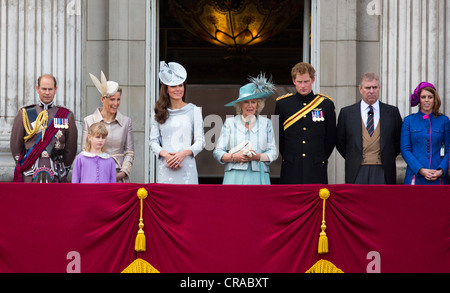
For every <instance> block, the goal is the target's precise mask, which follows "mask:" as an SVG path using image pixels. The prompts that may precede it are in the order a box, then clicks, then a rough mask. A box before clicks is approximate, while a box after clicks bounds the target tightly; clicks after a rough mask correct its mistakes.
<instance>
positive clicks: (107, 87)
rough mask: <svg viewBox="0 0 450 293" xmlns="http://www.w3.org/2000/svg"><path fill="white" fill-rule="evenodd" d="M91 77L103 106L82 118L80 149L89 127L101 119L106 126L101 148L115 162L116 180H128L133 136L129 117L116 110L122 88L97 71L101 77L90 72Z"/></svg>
mask: <svg viewBox="0 0 450 293" xmlns="http://www.w3.org/2000/svg"><path fill="white" fill-rule="evenodd" d="M91 79H92V81H93V82H94V84H95V86H96V87H97V89H98V90H99V92H100V94H101V95H102V96H101V102H102V104H103V107H101V108H97V109H96V110H95V112H94V113H93V114H92V115H89V116H87V117H85V118H84V121H83V134H82V139H81V141H82V149H84V147H85V145H86V137H87V134H88V129H89V127H90V126H91V125H92V124H94V123H96V122H103V123H104V124H105V126H106V128H107V129H108V133H109V134H108V137H107V138H106V143H105V152H106V153H108V154H109V155H110V156H112V157H113V159H114V161H115V162H116V173H117V174H116V175H117V176H116V177H117V182H121V183H125V182H130V173H131V169H132V166H133V161H134V136H133V127H132V124H131V119H130V118H129V117H127V116H125V115H123V114H122V113H120V111H119V106H120V99H121V95H122V89H121V88H120V87H119V84H118V83H116V82H114V81H106V78H105V75H104V74H103V72H102V73H101V81H99V80H98V79H97V78H96V77H95V76H93V75H92V74H91Z"/></svg>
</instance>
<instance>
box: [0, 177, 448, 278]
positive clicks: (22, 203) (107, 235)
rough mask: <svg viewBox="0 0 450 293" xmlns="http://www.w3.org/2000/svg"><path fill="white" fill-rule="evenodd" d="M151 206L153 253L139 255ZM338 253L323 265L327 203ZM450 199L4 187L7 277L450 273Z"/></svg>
mask: <svg viewBox="0 0 450 293" xmlns="http://www.w3.org/2000/svg"><path fill="white" fill-rule="evenodd" d="M139 188H145V189H146V190H147V191H148V194H149V195H148V197H147V199H145V200H144V201H143V203H144V205H143V207H144V208H143V218H144V225H145V226H144V231H145V236H146V240H147V250H146V252H142V253H137V252H135V251H134V244H135V239H136V235H137V231H138V229H139V227H138V224H139V213H140V211H139V209H140V201H139V199H138V197H137V191H138V189H139ZM322 188H327V189H329V190H330V192H331V196H330V198H329V199H328V200H327V201H326V212H325V215H326V226H327V229H326V233H327V237H328V241H329V253H328V254H325V255H319V254H318V253H317V245H318V239H319V233H320V231H321V229H320V226H321V224H322V203H323V201H322V200H321V199H320V198H319V191H320V189H322ZM449 207H450V187H446V186H436V187H431V186H426V187H424V186H357V185H330V186H319V185H289V186H288V185H286V186H283V185H272V186H222V185H161V184H147V185H145V184H69V183H67V184H21V183H19V184H16V183H2V184H0V272H3V273H5V272H19V273H22V272H61V273H64V272H66V271H67V267H68V266H69V264H70V262H71V260H72V259H68V255H69V253H70V252H76V253H78V254H79V256H80V260H81V262H80V268H81V272H82V273H91V272H100V273H108V272H113V273H119V272H122V271H123V270H124V269H125V268H126V267H127V266H128V265H129V264H131V263H132V262H133V261H134V260H135V259H136V258H142V259H144V260H145V261H147V262H149V263H150V264H151V265H152V266H153V267H155V268H156V269H157V270H158V271H160V272H161V273H303V272H306V271H307V270H308V269H310V268H311V267H312V266H313V265H314V264H315V263H316V262H317V261H319V260H320V259H324V260H328V261H330V262H332V263H333V264H334V265H336V266H337V267H338V268H339V269H341V270H342V271H344V272H347V273H365V272H367V268H368V267H371V266H372V264H373V260H374V259H373V258H372V256H373V255H374V254H373V253H375V255H378V259H377V264H376V266H378V269H380V270H381V272H383V273H392V272H417V273H420V272H450V267H449V265H448V264H450V213H449Z"/></svg>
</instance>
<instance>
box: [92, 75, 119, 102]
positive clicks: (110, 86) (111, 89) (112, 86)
mask: <svg viewBox="0 0 450 293" xmlns="http://www.w3.org/2000/svg"><path fill="white" fill-rule="evenodd" d="M89 75H90V76H91V79H92V82H93V83H94V85H95V87H96V88H97V90H98V91H99V92H100V94H101V95H102V98H107V97H110V96H113V95H114V94H115V93H117V90H118V89H119V84H118V83H117V82H115V81H108V80H107V79H106V76H105V74H104V73H103V71H102V72H101V77H100V78H101V81H100V80H98V78H97V77H95V76H94V75H92V74H91V73H89Z"/></svg>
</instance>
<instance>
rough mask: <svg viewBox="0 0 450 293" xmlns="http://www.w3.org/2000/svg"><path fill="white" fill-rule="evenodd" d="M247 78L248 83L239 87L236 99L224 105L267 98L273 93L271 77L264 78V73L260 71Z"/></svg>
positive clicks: (228, 105)
mask: <svg viewBox="0 0 450 293" xmlns="http://www.w3.org/2000/svg"><path fill="white" fill-rule="evenodd" d="M248 80H249V81H250V83H248V84H246V85H244V86H243V87H241V88H240V89H239V97H238V98H237V100H235V101H233V102H231V103H228V104H226V105H225V107H231V106H234V104H236V103H239V102H243V101H248V100H254V99H267V98H269V97H270V96H271V95H273V92H274V90H275V85H274V84H273V83H272V78H270V79H267V78H266V74H265V73H260V74H259V75H258V76H257V77H249V78H248Z"/></svg>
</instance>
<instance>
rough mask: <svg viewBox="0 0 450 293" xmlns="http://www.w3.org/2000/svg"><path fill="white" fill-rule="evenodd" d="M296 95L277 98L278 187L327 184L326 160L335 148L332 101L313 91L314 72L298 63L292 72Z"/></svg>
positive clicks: (304, 64) (310, 67)
mask: <svg viewBox="0 0 450 293" xmlns="http://www.w3.org/2000/svg"><path fill="white" fill-rule="evenodd" d="M292 81H293V83H294V85H295V89H296V93H295V94H290V95H286V96H283V97H280V98H278V99H277V102H276V106H275V115H278V116H279V119H280V132H279V133H280V153H281V155H282V157H283V161H282V164H281V175H280V183H281V184H328V171H327V170H328V158H329V157H330V155H331V153H332V152H333V149H334V147H335V145H336V111H335V106H334V103H333V101H332V100H331V99H330V98H329V97H327V96H324V95H320V94H319V95H316V94H314V93H313V91H312V86H313V84H314V81H315V69H314V68H313V67H312V66H311V65H310V64H308V63H298V64H297V65H295V66H294V68H293V69H292Z"/></svg>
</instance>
